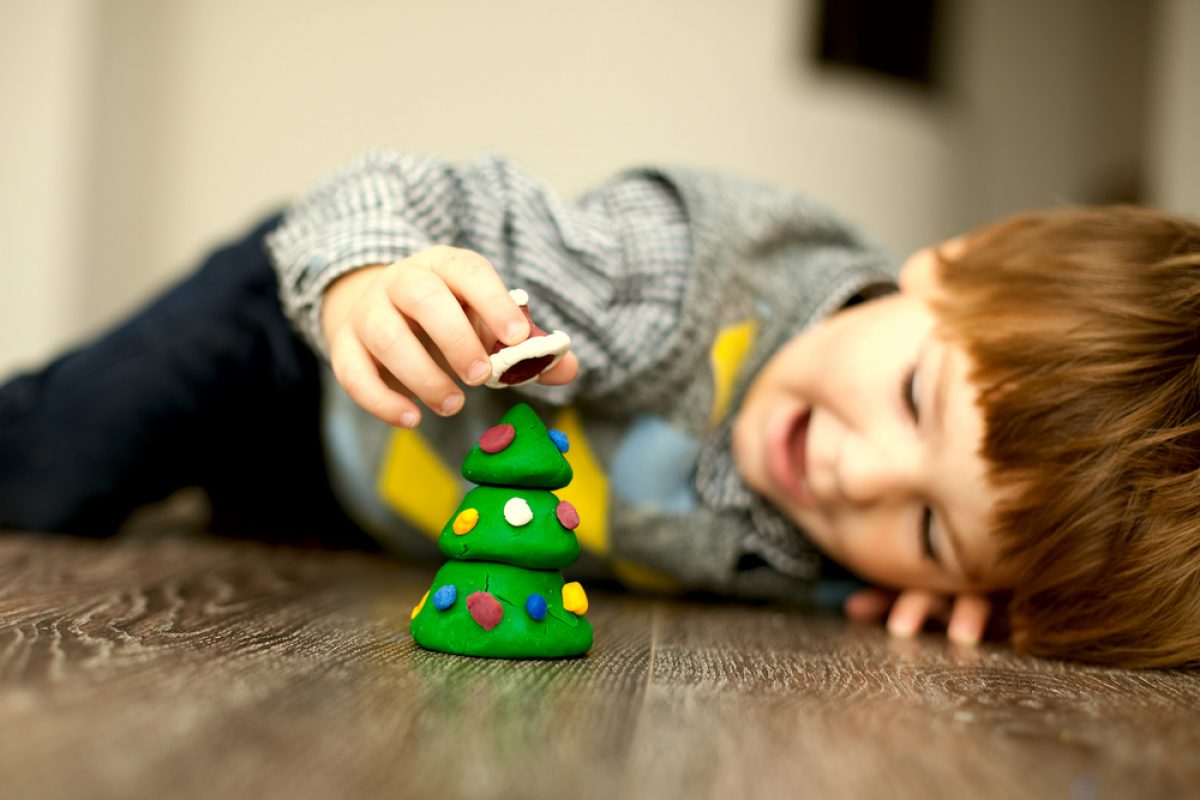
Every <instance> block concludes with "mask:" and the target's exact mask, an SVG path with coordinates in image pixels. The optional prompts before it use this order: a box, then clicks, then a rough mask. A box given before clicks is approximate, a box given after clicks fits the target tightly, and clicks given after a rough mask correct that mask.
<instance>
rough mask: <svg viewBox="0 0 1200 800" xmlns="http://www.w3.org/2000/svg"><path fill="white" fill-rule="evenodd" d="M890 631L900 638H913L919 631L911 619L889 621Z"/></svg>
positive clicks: (888, 627)
mask: <svg viewBox="0 0 1200 800" xmlns="http://www.w3.org/2000/svg"><path fill="white" fill-rule="evenodd" d="M887 629H888V633H890V634H891V635H892V636H895V637H896V638H898V639H911V638H912V637H913V636H914V635H915V634H916V632H917V627H916V626H915V625H913V624H912V623H911V621H910V620H907V619H902V620H899V621H896V622H892V621H889V622H888V626H887Z"/></svg>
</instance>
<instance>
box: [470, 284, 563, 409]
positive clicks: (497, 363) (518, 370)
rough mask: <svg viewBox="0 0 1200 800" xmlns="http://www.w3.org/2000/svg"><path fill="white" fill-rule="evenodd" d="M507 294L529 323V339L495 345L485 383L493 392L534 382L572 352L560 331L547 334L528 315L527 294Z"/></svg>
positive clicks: (519, 291)
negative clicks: (488, 375)
mask: <svg viewBox="0 0 1200 800" xmlns="http://www.w3.org/2000/svg"><path fill="white" fill-rule="evenodd" d="M508 294H509V296H510V297H511V298H512V299H513V300H514V301H515V302H516V304H517V305H518V306H520V307H521V310H522V311H523V312H525V318H526V319H527V320H529V337H528V338H527V339H526V340H525V341H523V342H518V343H517V344H514V345H508V346H507V347H506V346H505V345H504V344H503V343H501V342H496V344H495V346H494V347H493V348H492V355H491V362H492V375H491V377H490V378H488V379H487V381H486V382H485V384H484V385H485V386H488V387H490V388H492V389H505V388H508V387H510V386H520V385H522V384H525V383H529V382H530V381H533V380H536V379H537V377H538V376H539V375H541V374H542V373H543V372H545V371H546V370H548V369H550V368H551V367H553V366H554V365H555V364H557V363H558V362H559V361H561V360H562V357H563V356H564V355H566V354H567V351H568V350H570V349H571V337H570V336H567V334H565V333H563V332H562V331H554V332H553V333H546V332H545V331H544V330H542V329H541V328H539V327H538V326H537V324H536V323H535V322H534V321H533V317H531V316H530V315H529V294H528V293H527V292H526V291H525V290H524V289H513V290H512V291H510V292H509V293H508Z"/></svg>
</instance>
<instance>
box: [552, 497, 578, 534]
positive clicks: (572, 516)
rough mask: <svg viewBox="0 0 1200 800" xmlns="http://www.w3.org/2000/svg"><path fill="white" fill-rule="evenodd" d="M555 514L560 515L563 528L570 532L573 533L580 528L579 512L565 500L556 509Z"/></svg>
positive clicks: (559, 519) (559, 518)
mask: <svg viewBox="0 0 1200 800" xmlns="http://www.w3.org/2000/svg"><path fill="white" fill-rule="evenodd" d="M554 513H555V514H557V515H558V521H559V522H561V523H562V526H563V527H564V528H566V529H567V530H569V531H573V530H575V529H576V528H578V527H579V512H578V511H576V510H575V506H573V505H571V504H570V503H568V502H567V501H566V500H563V501H562V502H560V503H559V504H558V508H557V509H555V512H554Z"/></svg>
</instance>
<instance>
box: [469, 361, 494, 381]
mask: <svg viewBox="0 0 1200 800" xmlns="http://www.w3.org/2000/svg"><path fill="white" fill-rule="evenodd" d="M491 374H492V365H491V362H488V361H476V362H475V363H474V364H472V365H471V367H470V369H468V370H467V383H483V382H484V381H485V380H487V378H488V376H489V375H491Z"/></svg>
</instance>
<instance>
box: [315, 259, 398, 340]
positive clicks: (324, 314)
mask: <svg viewBox="0 0 1200 800" xmlns="http://www.w3.org/2000/svg"><path fill="white" fill-rule="evenodd" d="M387 267H388V265H387V264H368V265H366V266H362V267H359V268H357V269H354V270H352V271H350V272H347V273H346V274H344V275H341V276H339V277H337V278H336V279H334V281H333V282H332V283H330V284H329V286H327V287H325V292H324V296H323V298H322V303H321V334H322V335H323V336H324V338H325V342H326V344H328V342H329V341H330V339H331V338H332V337H333V334H334V332H335V331H336V330H337V329H338V328H339V327H340V326H341V325H342V323H343V322H345V321H346V318H347V317H348V316H349V315H350V311H351V310H352V309H353V308H354V306H355V304H356V303H357V302H358V299H359V298H360V297H362V296H363V294H365V293H366V291H367V289H369V288H370V286H371V284H372V283H374V282H375V279H376V278H377V277H378V276H379V273H380V272H381V271H382V270H384V269H387Z"/></svg>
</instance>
